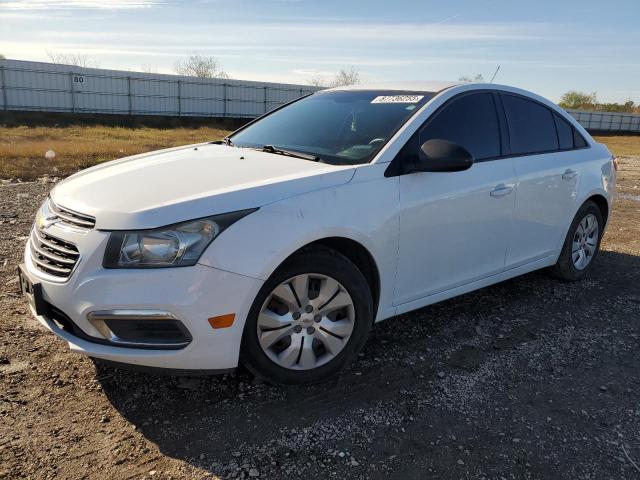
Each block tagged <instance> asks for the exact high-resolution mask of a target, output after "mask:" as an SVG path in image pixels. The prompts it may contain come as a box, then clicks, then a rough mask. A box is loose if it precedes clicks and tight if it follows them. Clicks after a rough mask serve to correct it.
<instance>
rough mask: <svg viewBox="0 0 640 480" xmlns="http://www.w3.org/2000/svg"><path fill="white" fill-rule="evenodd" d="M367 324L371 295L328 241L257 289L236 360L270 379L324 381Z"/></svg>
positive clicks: (358, 343) (359, 342)
mask: <svg viewBox="0 0 640 480" xmlns="http://www.w3.org/2000/svg"><path fill="white" fill-rule="evenodd" d="M305 278H306V280H305ZM305 290H306V295H305V293H304V292H305ZM292 291H293V292H296V293H294V294H293V295H291V293H292ZM332 292H336V293H332ZM298 293H299V294H298ZM314 295H315V296H314ZM327 300H329V301H327ZM349 301H350V303H349ZM343 304H344V305H346V306H342V305H343ZM312 309H313V310H312ZM296 316H297V317H298V318H297V319H296V318H295V317H296ZM372 324H373V300H372V295H371V291H370V289H369V286H368V284H367V281H366V280H365V278H364V276H363V275H362V273H361V272H360V270H359V269H358V267H356V266H355V265H354V264H353V263H352V262H351V261H350V260H349V259H348V258H346V257H345V256H344V255H342V254H340V253H338V252H337V251H335V250H332V249H329V248H325V247H316V248H313V249H307V250H302V251H301V252H300V253H298V254H296V255H295V256H293V257H292V258H290V259H289V260H287V261H286V262H285V263H283V264H282V265H281V266H280V267H278V269H277V270H276V271H275V272H274V273H273V275H271V277H270V278H269V279H268V280H267V281H266V282H265V284H264V285H263V286H262V288H261V289H260V291H259V292H258V295H257V296H256V299H255V300H254V302H253V305H252V306H251V310H250V311H249V315H248V317H247V321H246V324H245V327H244V331H243V336H242V348H241V352H240V361H241V363H242V364H243V365H244V366H245V367H246V368H247V369H248V370H249V371H250V372H252V373H253V374H254V375H256V376H257V377H260V378H262V379H264V380H266V381H268V382H270V383H280V384H289V385H300V384H313V383H319V382H323V381H325V380H327V379H329V378H331V377H333V376H334V375H336V374H337V373H338V372H339V371H340V370H341V369H342V368H344V367H345V366H346V365H347V364H349V363H350V362H351V360H352V359H353V358H354V357H355V355H356V354H357V353H358V351H360V349H361V348H362V347H363V345H364V344H365V342H366V339H367V336H368V334H369V330H370V329H371V326H372ZM287 325H288V326H287ZM275 338H278V340H277V341H275V342H274V343H273V344H271V341H272V340H273V339H275ZM298 342H300V343H298ZM270 344H271V345H270ZM296 355H297V357H296Z"/></svg>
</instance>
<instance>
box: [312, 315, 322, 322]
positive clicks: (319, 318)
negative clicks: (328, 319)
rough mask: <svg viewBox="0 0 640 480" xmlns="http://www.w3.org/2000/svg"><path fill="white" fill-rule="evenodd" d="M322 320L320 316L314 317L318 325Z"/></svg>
mask: <svg viewBox="0 0 640 480" xmlns="http://www.w3.org/2000/svg"><path fill="white" fill-rule="evenodd" d="M320 320H322V316H320V315H316V316H314V317H313V321H314V322H316V323H320Z"/></svg>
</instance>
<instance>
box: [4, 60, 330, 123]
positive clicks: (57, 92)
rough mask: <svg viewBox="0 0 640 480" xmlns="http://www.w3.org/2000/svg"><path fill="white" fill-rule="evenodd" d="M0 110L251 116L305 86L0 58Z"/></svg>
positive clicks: (306, 88)
mask: <svg viewBox="0 0 640 480" xmlns="http://www.w3.org/2000/svg"><path fill="white" fill-rule="evenodd" d="M0 90H1V91H0V110H31V111H50V112H71V113H110V114H121V115H122V114H124V115H170V116H207V117H219V118H226V117H230V118H252V117H257V116H259V115H262V114H263V113H265V112H268V111H269V110H272V109H274V108H276V107H278V106H279V105H282V104H283V103H286V102H289V101H291V100H294V99H296V98H299V97H301V96H303V95H306V94H308V93H313V92H315V91H316V90H318V88H316V87H311V86H308V85H290V84H281V83H267V82H251V81H245V80H230V79H216V78H196V77H186V76H180V75H163V74H155V73H142V72H127V71H119V70H104V69H98V68H82V67H75V66H70V65H57V64H52V63H41V62H25V61H22V60H0Z"/></svg>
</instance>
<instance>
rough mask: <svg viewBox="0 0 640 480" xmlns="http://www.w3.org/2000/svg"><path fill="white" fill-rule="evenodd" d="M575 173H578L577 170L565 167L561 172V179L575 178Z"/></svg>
mask: <svg viewBox="0 0 640 480" xmlns="http://www.w3.org/2000/svg"><path fill="white" fill-rule="evenodd" d="M576 175H578V172H577V170H573V169H571V168H567V169H566V170H565V171H564V173H563V174H562V179H563V180H571V179H572V178H575V177H576Z"/></svg>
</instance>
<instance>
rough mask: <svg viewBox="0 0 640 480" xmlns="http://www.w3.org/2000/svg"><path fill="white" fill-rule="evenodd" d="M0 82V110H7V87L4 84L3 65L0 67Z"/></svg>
mask: <svg viewBox="0 0 640 480" xmlns="http://www.w3.org/2000/svg"><path fill="white" fill-rule="evenodd" d="M0 82H2V109H3V110H8V108H7V86H6V84H5V82H6V80H5V76H4V65H0Z"/></svg>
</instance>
